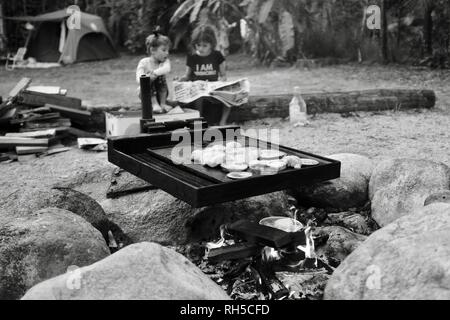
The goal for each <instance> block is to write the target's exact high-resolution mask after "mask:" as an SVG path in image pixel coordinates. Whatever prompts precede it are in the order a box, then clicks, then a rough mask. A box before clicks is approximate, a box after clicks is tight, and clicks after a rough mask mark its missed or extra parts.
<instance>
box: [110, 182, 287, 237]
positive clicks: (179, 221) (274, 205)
mask: <svg viewBox="0 0 450 320" xmlns="http://www.w3.org/2000/svg"><path fill="white" fill-rule="evenodd" d="M101 205H102V207H103V208H104V209H105V211H106V213H107V215H108V217H109V218H110V219H111V220H112V221H113V222H115V223H117V224H118V225H119V226H120V227H121V228H122V230H123V231H124V232H125V233H126V234H127V235H128V236H130V237H131V239H132V240H133V241H134V242H144V241H148V242H156V243H160V244H164V245H179V244H186V243H188V242H193V241H202V240H210V239H213V238H215V237H218V236H219V232H220V231H219V228H220V226H221V225H222V224H225V223H229V222H232V221H236V220H238V219H249V220H251V221H259V220H261V219H262V218H265V217H268V216H279V215H281V216H285V215H286V214H287V213H288V211H289V204H288V197H287V195H286V194H285V193H284V192H277V193H272V194H268V195H262V196H258V197H253V198H249V199H244V200H239V201H233V202H229V203H225V204H220V205H215V206H211V207H206V208H201V209H194V208H192V207H191V206H190V205H188V204H186V203H185V202H183V201H181V200H178V199H176V198H174V197H172V196H171V195H169V194H167V193H166V192H164V191H161V190H154V191H149V192H145V193H137V194H132V195H128V196H124V197H121V198H119V199H108V200H105V201H103V202H102V203H101Z"/></svg>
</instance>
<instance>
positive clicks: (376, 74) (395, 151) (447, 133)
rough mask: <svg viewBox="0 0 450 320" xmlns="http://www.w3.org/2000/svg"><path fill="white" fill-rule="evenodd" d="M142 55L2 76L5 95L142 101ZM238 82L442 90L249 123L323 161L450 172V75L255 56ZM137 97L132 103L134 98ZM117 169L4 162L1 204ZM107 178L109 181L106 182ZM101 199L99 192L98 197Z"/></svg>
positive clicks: (177, 64)
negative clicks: (343, 159) (270, 63)
mask: <svg viewBox="0 0 450 320" xmlns="http://www.w3.org/2000/svg"><path fill="white" fill-rule="evenodd" d="M138 60H139V57H122V58H121V59H117V60H113V61H109V62H95V63H86V64H79V65H74V66H70V67H67V68H60V69H51V70H45V71H37V70H31V71H24V70H19V71H15V72H6V71H4V70H2V71H0V94H2V95H5V94H6V93H7V92H8V91H9V90H10V89H11V88H12V87H13V86H14V84H15V83H16V82H17V81H18V80H19V79H20V78H21V77H22V76H29V77H32V78H33V79H34V81H33V83H34V84H36V85H39V84H45V85H61V86H63V87H66V88H68V89H70V92H71V95H73V96H78V97H82V98H83V99H84V100H88V101H90V103H92V104H99V105H102V104H103V105H104V104H123V105H127V104H129V103H130V101H134V102H137V100H136V97H134V92H135V90H136V84H135V83H134V80H133V77H134V67H135V65H136V64H137V61H138ZM183 60H184V59H183V58H182V57H181V56H176V57H174V58H173V59H172V61H173V64H174V74H181V73H182V72H183V68H184V67H183ZM229 60H230V67H229V69H230V72H229V75H230V78H239V77H242V76H246V77H248V78H249V79H250V82H251V83H252V93H253V94H269V93H274V94H275V93H289V92H290V91H291V90H292V89H291V88H292V87H293V86H294V85H299V86H301V87H302V88H303V91H304V92H312V91H318V92H320V91H344V90H354V89H364V88H374V87H378V88H379V87H384V88H392V87H396V88H429V89H433V90H435V91H436V93H437V95H438V105H437V108H436V109H435V110H417V111H402V112H382V113H358V114H355V115H354V116H352V117H347V118H345V117H343V116H341V115H338V114H324V115H317V116H316V117H315V118H313V119H311V125H310V126H309V127H305V128H293V127H292V126H291V125H290V124H289V122H287V121H286V120H284V119H268V120H259V121H252V122H248V123H245V124H244V125H243V127H244V128H246V129H248V128H255V129H258V128H272V129H279V133H280V138H281V142H282V144H283V145H286V146H289V147H295V148H299V149H301V150H304V151H310V152H313V153H317V154H320V155H330V154H336V153H344V152H345V153H358V154H363V155H367V156H369V157H371V158H373V159H375V160H376V161H379V160H381V159H383V158H386V157H408V158H415V159H428V160H431V161H439V162H444V163H446V164H447V165H449V166H450V143H449V141H450V130H449V129H450V107H449V106H450V90H449V86H450V72H449V71H433V70H428V69H408V68H406V67H395V66H387V67H384V66H357V65H344V66H333V67H326V68H318V69H313V70H310V71H307V70H297V69H292V68H290V69H268V68H260V67H257V68H251V67H250V62H249V60H248V58H245V57H242V56H233V57H231V58H230V59H229ZM130 97H132V98H130ZM110 168H111V169H112V168H113V166H112V165H111V164H109V163H108V161H107V154H106V153H90V152H85V151H81V150H77V149H76V148H74V150H72V151H70V152H67V153H64V154H60V155H54V156H51V157H45V158H41V159H35V160H32V161H29V162H25V163H10V164H4V163H3V164H0V170H1V175H0V204H1V202H2V200H3V199H4V198H5V197H7V196H8V195H10V194H12V193H14V192H20V190H21V189H23V188H28V187H51V186H53V185H54V184H55V183H57V182H60V181H62V180H67V179H72V178H73V179H75V178H78V179H79V178H80V176H81V177H83V175H85V174H86V173H87V172H91V171H95V170H100V169H110ZM105 179H108V178H107V177H106V176H105ZM98 197H101V195H100V194H97V196H96V198H98Z"/></svg>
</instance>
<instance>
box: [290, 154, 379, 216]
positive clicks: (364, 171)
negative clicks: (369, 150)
mask: <svg viewBox="0 0 450 320" xmlns="http://www.w3.org/2000/svg"><path fill="white" fill-rule="evenodd" d="M328 158H331V159H335V160H338V161H341V163H342V167H341V177H340V178H339V179H335V180H331V181H326V182H321V183H317V184H313V185H308V186H300V187H299V188H298V189H297V190H296V193H297V197H298V200H299V202H300V204H302V205H306V206H314V207H319V208H336V209H341V210H348V209H350V208H357V207H362V206H364V205H365V204H366V203H367V202H368V200H369V196H368V185H369V180H370V176H371V174H372V170H373V164H372V161H371V160H370V159H369V158H367V157H364V156H360V155H356V154H337V155H331V156H328Z"/></svg>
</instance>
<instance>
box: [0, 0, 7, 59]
mask: <svg viewBox="0 0 450 320" xmlns="http://www.w3.org/2000/svg"><path fill="white" fill-rule="evenodd" d="M5 39H6V34H5V26H4V24H3V0H0V52H2V51H4V50H5V49H6V43H5Z"/></svg>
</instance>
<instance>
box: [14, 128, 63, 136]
mask: <svg viewBox="0 0 450 320" xmlns="http://www.w3.org/2000/svg"><path fill="white" fill-rule="evenodd" d="M48 130H55V133H56V135H59V134H64V133H67V132H68V130H69V127H52V128H49V129H48ZM19 131H20V133H30V132H36V131H42V130H39V129H28V128H21V129H20V130H19Z"/></svg>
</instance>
